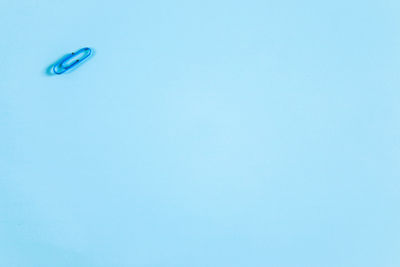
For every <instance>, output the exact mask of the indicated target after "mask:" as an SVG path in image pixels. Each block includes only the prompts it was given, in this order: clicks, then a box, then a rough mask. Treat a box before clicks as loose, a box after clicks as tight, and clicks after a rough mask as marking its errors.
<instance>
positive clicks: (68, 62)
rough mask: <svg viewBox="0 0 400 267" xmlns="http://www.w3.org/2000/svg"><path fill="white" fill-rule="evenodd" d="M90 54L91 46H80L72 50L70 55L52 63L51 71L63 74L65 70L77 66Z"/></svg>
mask: <svg viewBox="0 0 400 267" xmlns="http://www.w3.org/2000/svg"><path fill="white" fill-rule="evenodd" d="M91 54H92V49H91V48H89V47H84V48H81V49H79V50H78V51H76V52H73V53H71V54H70V55H68V56H66V57H64V58H62V59H61V61H60V62H57V63H56V64H54V66H53V72H54V73H55V74H63V73H64V72H66V71H67V70H70V69H71V68H73V67H75V66H78V64H80V63H82V62H83V61H85V60H86V59H87V58H88V57H89V56H90V55H91ZM74 58H76V59H74Z"/></svg>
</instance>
